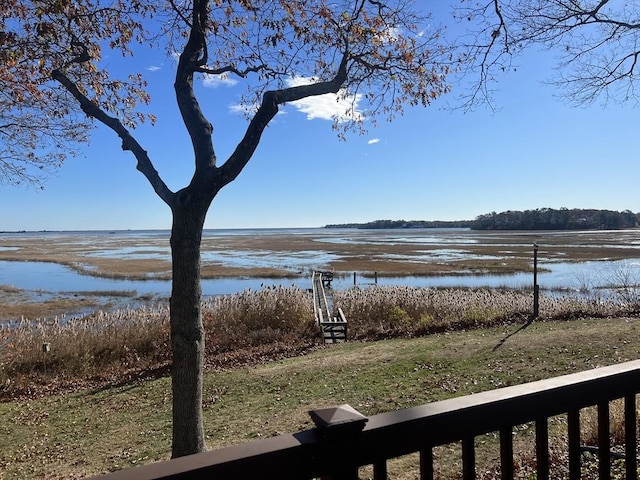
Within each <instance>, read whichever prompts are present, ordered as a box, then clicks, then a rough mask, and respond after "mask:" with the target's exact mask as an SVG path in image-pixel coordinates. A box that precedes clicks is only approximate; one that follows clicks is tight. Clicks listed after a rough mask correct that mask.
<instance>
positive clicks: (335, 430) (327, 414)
mask: <svg viewBox="0 0 640 480" xmlns="http://www.w3.org/2000/svg"><path fill="white" fill-rule="evenodd" d="M309 416H310V417H311V420H313V423H315V425H316V427H318V430H320V433H322V435H324V436H336V435H349V434H353V433H357V432H360V431H361V430H362V429H363V428H364V425H365V424H366V423H367V422H368V421H369V419H368V418H367V417H365V416H364V415H362V414H361V413H360V412H358V411H357V410H356V409H355V408H353V407H352V406H351V405H349V404H347V403H345V404H343V405H340V406H338V407H329V408H321V409H318V410H311V411H309Z"/></svg>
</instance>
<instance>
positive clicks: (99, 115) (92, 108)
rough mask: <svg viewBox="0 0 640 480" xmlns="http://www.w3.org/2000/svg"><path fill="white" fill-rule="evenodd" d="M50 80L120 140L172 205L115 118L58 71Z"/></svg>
mask: <svg viewBox="0 0 640 480" xmlns="http://www.w3.org/2000/svg"><path fill="white" fill-rule="evenodd" d="M51 78H53V79H54V80H56V81H58V82H59V83H60V84H61V85H62V86H63V87H64V88H65V89H66V90H67V91H68V92H69V93H70V94H71V95H73V97H74V98H75V99H76V100H77V101H78V103H79V104H80V108H81V109H82V111H83V112H84V113H86V114H87V115H88V116H89V117H92V118H95V119H96V120H98V121H99V122H101V123H103V124H104V125H106V126H107V127H109V128H110V129H111V130H113V131H114V132H115V133H116V134H117V135H118V136H119V137H120V139H121V140H122V150H129V151H130V152H131V153H133V155H134V156H135V157H136V160H137V161H138V164H137V166H136V168H137V169H138V170H139V171H140V172H142V174H143V175H144V176H145V177H146V178H147V180H148V181H149V183H150V184H151V186H152V187H153V189H154V190H155V192H156V193H157V194H158V196H159V197H160V198H161V199H162V200H163V201H164V202H165V203H166V204H167V205H169V206H171V205H172V202H173V198H174V195H173V193H172V192H171V191H170V190H169V188H168V187H167V185H166V184H165V183H164V182H163V181H162V179H161V178H160V175H159V174H158V172H157V171H156V169H155V168H154V166H153V163H152V162H151V160H150V159H149V156H148V154H147V152H146V150H144V149H143V148H142V147H141V146H140V144H139V143H138V142H137V140H136V139H135V138H134V137H133V136H132V135H131V133H130V132H129V131H128V130H127V129H126V128H125V127H124V125H123V124H122V122H120V120H118V119H117V118H115V117H111V116H110V115H107V113H105V112H104V111H103V110H102V109H101V108H100V107H98V106H97V105H96V104H95V103H93V102H92V101H91V100H89V99H88V98H87V96H86V95H84V94H83V93H82V92H81V91H80V90H79V89H78V87H77V86H76V84H75V83H74V82H73V81H71V79H69V77H67V76H66V75H65V74H64V73H63V72H62V71H61V70H60V69H55V70H53V71H52V72H51Z"/></svg>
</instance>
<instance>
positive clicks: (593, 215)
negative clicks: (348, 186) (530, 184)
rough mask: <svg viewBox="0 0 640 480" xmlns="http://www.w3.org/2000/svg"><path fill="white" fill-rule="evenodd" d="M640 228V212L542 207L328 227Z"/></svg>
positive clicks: (331, 226)
mask: <svg viewBox="0 0 640 480" xmlns="http://www.w3.org/2000/svg"><path fill="white" fill-rule="evenodd" d="M638 226H640V213H633V212H631V211H629V210H624V211H623V212H615V211H612V210H593V209H591V210H587V209H581V208H574V209H568V208H561V209H559V210H554V209H553V208H539V209H536V210H525V211H524V212H522V211H513V210H507V211H506V212H501V213H496V212H491V213H487V214H484V215H480V216H478V217H476V219H475V220H460V221H426V220H375V221H373V222H367V223H341V224H333V225H326V226H325V228H361V229H383V228H470V229H472V230H619V229H623V228H634V227H638Z"/></svg>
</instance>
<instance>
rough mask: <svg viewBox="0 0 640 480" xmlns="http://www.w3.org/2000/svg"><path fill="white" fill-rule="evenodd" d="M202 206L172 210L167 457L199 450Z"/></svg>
mask: <svg viewBox="0 0 640 480" xmlns="http://www.w3.org/2000/svg"><path fill="white" fill-rule="evenodd" d="M206 212H207V208H204V209H203V208H201V206H200V205H193V204H191V205H189V206H185V207H183V208H174V209H173V226H172V229H171V258H172V264H173V285H172V289H171V302H170V306H171V346H172V351H173V364H172V372H171V373H172V375H171V383H172V391H173V445H172V449H171V450H172V453H171V456H172V457H173V458H176V457H181V456H184V455H190V454H193V453H198V452H203V451H204V450H205V449H206V446H205V443H204V428H203V422H202V376H203V373H202V370H203V366H204V329H203V326H202V312H201V296H202V287H201V285H200V241H201V239H202V229H203V228H204V219H205V216H206Z"/></svg>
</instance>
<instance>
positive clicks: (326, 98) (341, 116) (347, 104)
mask: <svg viewBox="0 0 640 480" xmlns="http://www.w3.org/2000/svg"><path fill="white" fill-rule="evenodd" d="M315 81H316V80H315V79H313V78H309V77H295V78H290V79H289V80H288V81H287V86H288V87H296V86H298V85H309V84H311V83H314V82H315ZM361 98H362V95H359V94H358V95H348V94H347V93H346V92H344V91H340V92H339V93H337V94H336V93H326V94H324V95H318V96H315V97H307V98H303V99H301V100H297V101H295V102H291V105H293V106H294V107H295V108H296V109H298V111H300V112H302V113H305V114H306V115H307V120H313V119H314V118H319V119H321V120H336V119H337V120H338V121H339V122H346V121H349V120H360V119H361V118H362V112H361V111H359V110H358V103H359V102H360V99H361Z"/></svg>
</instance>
